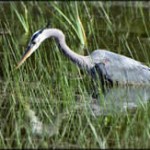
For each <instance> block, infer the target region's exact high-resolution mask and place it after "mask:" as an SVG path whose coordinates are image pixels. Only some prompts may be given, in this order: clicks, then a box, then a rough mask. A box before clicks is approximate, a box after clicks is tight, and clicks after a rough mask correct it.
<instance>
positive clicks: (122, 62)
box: [17, 27, 150, 85]
mask: <svg viewBox="0 0 150 150" xmlns="http://www.w3.org/2000/svg"><path fill="white" fill-rule="evenodd" d="M50 37H54V38H55V39H56V41H57V44H58V46H59V49H60V50H61V51H62V52H63V54H64V55H65V56H66V57H68V58H69V59H70V60H71V61H72V62H73V63H75V64H77V65H78V66H79V67H80V68H84V69H86V70H87V71H88V73H90V74H91V75H92V78H96V77H99V79H100V80H101V81H102V82H105V81H106V82H107V83H111V84H112V83H113V84H114V83H116V82H117V83H118V84H139V85H140V84H150V68H149V67H148V66H146V65H144V64H142V63H140V62H138V61H136V60H133V59H131V58H129V57H126V56H123V55H120V54H116V53H113V52H110V51H107V50H102V49H98V50H95V51H93V52H92V53H91V54H90V55H88V56H82V55H79V54H77V53H75V52H73V51H72V50H71V49H70V48H69V47H68V45H67V44H66V40H65V35H64V34H63V32H62V31H61V30H59V29H56V28H49V27H45V28H43V29H40V30H38V31H36V32H35V33H34V34H33V36H32V37H31V40H30V42H29V44H28V46H27V49H26V51H25V52H24V55H23V56H22V59H21V60H20V62H19V63H18V65H17V68H18V67H20V66H21V64H22V63H23V62H24V61H25V60H26V59H27V58H28V57H29V56H30V55H31V54H32V53H33V52H34V51H35V50H36V49H37V48H38V47H39V46H40V44H41V43H42V42H43V41H44V40H45V39H47V38H50ZM97 75H98V76H97Z"/></svg>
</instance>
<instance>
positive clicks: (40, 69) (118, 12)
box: [0, 2, 150, 148]
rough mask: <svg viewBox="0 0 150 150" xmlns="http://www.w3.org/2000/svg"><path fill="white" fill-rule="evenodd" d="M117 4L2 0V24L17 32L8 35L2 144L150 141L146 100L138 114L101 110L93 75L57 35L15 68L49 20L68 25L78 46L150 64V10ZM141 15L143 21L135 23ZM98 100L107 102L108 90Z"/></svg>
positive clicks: (141, 144)
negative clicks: (81, 67)
mask: <svg viewBox="0 0 150 150" xmlns="http://www.w3.org/2000/svg"><path fill="white" fill-rule="evenodd" d="M116 7H117V6H115V7H111V3H110V2H108V3H102V2H97V3H95V2H65V3H64V2H39V3H38V2H22V3H19V2H13V3H12V2H11V3H8V4H2V6H1V8H2V9H1V10H0V11H1V14H3V18H2V19H3V23H1V29H3V30H10V31H11V33H10V34H9V35H2V38H1V40H2V43H3V44H2V45H1V49H0V52H1V53H2V64H1V66H0V67H1V70H2V74H1V78H2V84H1V85H2V88H1V95H2V96H1V102H0V104H1V113H0V114H1V115H0V120H1V128H0V148H40V147H41V148H48V147H53V148H62V147H63V148H149V147H150V144H149V135H150V126H149V123H150V121H149V115H150V114H149V113H150V112H149V104H143V103H141V105H140V106H139V107H137V109H136V111H135V112H134V113H132V112H130V111H129V112H128V111H124V112H122V113H120V111H119V110H116V111H118V113H113V111H112V112H110V113H108V114H107V113H106V114H102V115H96V114H95V113H94V111H93V109H92V108H91V103H94V100H93V99H92V98H91V97H92V96H91V95H92V90H93V89H92V87H93V86H92V84H91V80H90V77H89V76H88V75H87V74H86V73H85V72H83V71H81V70H79V69H78V68H77V67H76V66H75V65H74V64H72V63H71V62H70V60H68V59H67V58H65V57H64V56H63V55H62V53H60V52H59V50H58V47H57V45H56V43H55V41H54V40H50V39H49V40H47V41H45V42H44V43H43V44H42V45H41V46H40V48H39V50H38V51H37V52H36V53H34V54H33V55H32V56H31V57H30V58H29V59H28V60H27V61H26V63H25V64H23V65H22V66H21V68H20V69H19V70H15V69H14V68H15V65H16V63H17V62H18V61H19V59H20V58H21V55H22V54H23V52H24V50H25V48H26V46H27V42H28V41H29V38H30V36H31V35H32V34H33V33H34V32H35V31H37V30H38V29H39V28H43V27H44V26H45V25H46V23H47V20H50V22H51V26H52V27H55V28H60V29H61V30H62V31H63V32H64V34H65V35H66V41H67V43H68V45H69V46H70V47H71V48H72V49H73V50H74V51H75V52H77V53H80V54H82V55H83V54H89V53H90V52H91V51H93V50H94V49H97V48H102V49H103V48H104V49H108V50H111V51H114V52H117V53H121V54H124V55H127V56H130V57H133V58H135V59H137V60H141V61H143V62H144V63H147V64H148V63H149V57H148V55H149V51H148V48H150V46H149V43H148V44H147V42H146V40H143V39H144V38H147V37H148V35H149V28H150V26H149V25H148V24H149V20H148V19H147V18H146V17H147V16H146V15H145V14H146V13H147V12H148V13H149V10H147V9H146V10H144V9H143V7H142V6H141V5H137V7H133V8H132V7H125V6H123V7H121V6H120V7H117V9H116ZM6 12H7V13H6ZM10 12H11V13H10ZM127 12H128V13H127ZM10 14H11V15H10ZM136 21H137V22H140V24H137V26H138V25H139V28H138V27H136V29H135V28H134V26H133V24H134V23H135V22H136ZM143 29H144V30H143ZM25 33H28V34H26V35H25ZM24 35H25V36H24ZM23 39H24V40H23ZM143 41H144V42H143ZM143 56H144V57H143ZM97 101H100V102H101V101H103V103H104V104H103V106H104V107H105V98H104V95H103V94H102V93H101V99H100V100H97ZM141 101H142V99H141ZM97 106H98V104H97ZM106 106H107V105H106ZM105 109H106V110H107V107H106V108H105ZM112 110H113V108H112Z"/></svg>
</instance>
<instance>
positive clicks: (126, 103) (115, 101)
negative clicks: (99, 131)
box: [90, 86, 150, 116]
mask: <svg viewBox="0 0 150 150" xmlns="http://www.w3.org/2000/svg"><path fill="white" fill-rule="evenodd" d="M148 100H150V86H139V87H134V86H125V87H113V88H109V89H107V90H106V91H105V92H104V93H103V94H102V96H100V97H99V98H98V99H92V101H91V103H90V108H91V110H92V112H93V113H94V114H95V115H96V116H98V115H106V114H112V113H119V112H124V111H126V110H134V109H136V108H137V107H138V106H139V105H141V104H144V103H146V102H148Z"/></svg>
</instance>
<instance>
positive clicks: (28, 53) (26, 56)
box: [16, 47, 33, 69]
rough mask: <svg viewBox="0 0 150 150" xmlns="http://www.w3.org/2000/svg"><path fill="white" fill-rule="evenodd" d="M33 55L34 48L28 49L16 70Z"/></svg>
mask: <svg viewBox="0 0 150 150" xmlns="http://www.w3.org/2000/svg"><path fill="white" fill-rule="evenodd" d="M32 53H33V51H32V48H31V47H27V49H26V51H25V53H24V54H23V56H22V58H21V60H20V61H19V63H18V64H17V66H16V69H18V68H19V67H20V66H21V65H22V64H23V63H24V62H25V60H26V59H27V58H28V57H29V56H30V55H31V54H32Z"/></svg>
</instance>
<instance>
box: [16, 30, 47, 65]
mask: <svg viewBox="0 0 150 150" xmlns="http://www.w3.org/2000/svg"><path fill="white" fill-rule="evenodd" d="M45 30H47V29H46V28H44V29H41V30H38V31H36V32H35V33H34V34H33V35H32V37H31V39H30V41H29V44H28V46H27V48H26V50H25V52H24V54H23V56H22V58H21V60H20V61H19V63H18V65H17V67H16V68H19V67H20V66H21V65H22V64H23V63H24V62H25V60H26V59H27V58H28V57H29V56H31V54H32V53H33V52H34V51H35V50H36V49H37V48H38V47H39V46H40V44H41V43H42V42H43V41H44V40H45V39H46V38H47V37H46V34H45Z"/></svg>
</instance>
